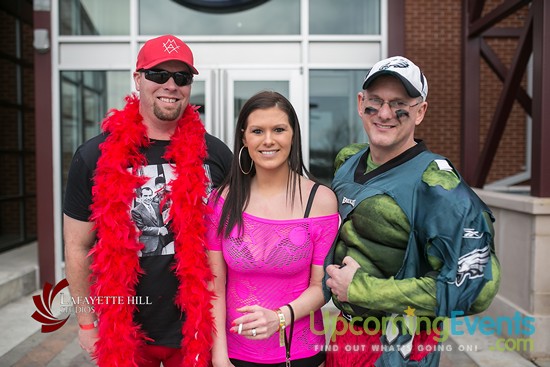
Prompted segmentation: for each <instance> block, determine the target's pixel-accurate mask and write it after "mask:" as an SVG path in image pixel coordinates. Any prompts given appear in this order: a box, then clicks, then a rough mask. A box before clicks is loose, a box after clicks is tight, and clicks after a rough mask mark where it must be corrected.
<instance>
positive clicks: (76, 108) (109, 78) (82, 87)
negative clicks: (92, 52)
mask: <svg viewBox="0 0 550 367" xmlns="http://www.w3.org/2000/svg"><path fill="white" fill-rule="evenodd" d="M128 93H130V89H129V83H128V72H127V71H63V72H61V141H62V148H61V149H62V151H61V155H62V157H61V164H62V169H63V186H62V187H63V188H64V187H65V180H66V178H67V172H68V169H69V165H70V163H71V160H72V157H73V154H74V152H75V150H76V148H78V146H79V145H80V144H82V143H83V142H85V141H86V140H88V139H90V138H92V137H94V136H95V135H97V134H99V132H100V127H101V121H102V120H103V118H104V116H105V114H106V113H107V111H108V110H109V109H111V108H117V109H120V108H122V107H123V106H124V98H123V97H124V96H125V95H127V94H128Z"/></svg>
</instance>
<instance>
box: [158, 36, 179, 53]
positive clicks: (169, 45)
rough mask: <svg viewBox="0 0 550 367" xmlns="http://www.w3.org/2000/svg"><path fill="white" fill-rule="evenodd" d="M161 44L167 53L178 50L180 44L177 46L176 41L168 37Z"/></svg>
mask: <svg viewBox="0 0 550 367" xmlns="http://www.w3.org/2000/svg"><path fill="white" fill-rule="evenodd" d="M162 45H163V46H164V52H168V53H169V54H171V53H172V52H178V48H180V46H178V44H177V43H176V41H175V40H173V39H169V40H168V41H166V42H165V43H163V44H162Z"/></svg>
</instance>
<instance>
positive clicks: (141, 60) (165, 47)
mask: <svg viewBox="0 0 550 367" xmlns="http://www.w3.org/2000/svg"><path fill="white" fill-rule="evenodd" d="M170 60H178V61H182V62H184V63H185V64H187V66H189V69H191V72H192V73H193V74H198V73H199V72H198V71H197V69H195V67H194V66H193V52H191V49H190V48H189V46H187V45H186V44H185V43H184V42H183V41H182V40H180V39H179V38H178V37H175V36H172V35H171V34H167V35H164V36H160V37H157V38H152V39H150V40H149V41H147V42H145V44H144V45H143V47H142V48H141V50H139V53H138V56H137V62H136V71H138V70H141V69H150V68H152V67H154V66H157V65H158V64H160V63H163V62H165V61H170Z"/></svg>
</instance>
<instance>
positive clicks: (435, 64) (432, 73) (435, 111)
mask: <svg viewBox="0 0 550 367" xmlns="http://www.w3.org/2000/svg"><path fill="white" fill-rule="evenodd" d="M501 2H502V1H496V0H493V1H487V4H486V5H485V8H484V10H483V12H484V13H487V12H489V11H490V10H492V9H494V7H495V6H497V5H499V4H500V3H501ZM461 12H462V1H457V0H407V1H406V2H405V55H406V56H407V57H409V58H410V59H411V60H413V61H414V62H415V63H417V64H418V65H419V66H420V67H421V69H422V70H423V72H424V73H425V75H426V77H427V79H428V84H429V92H428V103H429V105H428V112H427V115H426V118H425V120H424V121H423V122H422V124H421V125H420V126H419V127H418V129H417V137H418V138H421V139H424V140H425V141H426V142H427V143H428V146H429V147H430V148H431V149H432V150H433V151H434V152H436V153H440V154H443V155H445V156H447V157H448V158H449V159H451V161H452V162H453V163H454V164H455V166H456V167H457V168H458V169H459V170H460V145H461V136H460V134H461V129H460V125H461V109H462V106H461V80H462V75H461V42H462V41H461V37H462V36H461V33H462V23H461V17H462V15H461ZM526 15H527V9H526V8H525V9H523V10H522V11H520V12H517V13H515V14H513V15H511V16H509V17H508V18H507V19H504V20H503V21H501V22H500V23H499V24H498V26H499V27H521V26H523V23H524V21H525V18H526ZM486 40H487V43H488V44H489V45H490V46H491V47H492V48H493V50H494V52H495V53H496V54H497V55H498V56H499V58H500V59H501V60H502V61H503V62H504V64H505V65H506V66H507V67H509V66H510V62H511V60H512V58H513V55H514V52H515V49H516V40H510V39H486ZM480 63H481V76H480V80H481V86H480V87H481V89H480V91H481V112H480V116H481V134H480V135H481V136H480V151H481V150H482V149H483V143H484V141H485V136H486V134H487V130H488V128H489V125H490V123H491V120H492V118H493V115H494V113H495V106H496V104H497V102H498V99H499V95H500V92H501V90H502V85H503V84H502V82H500V80H498V78H497V77H496V75H494V73H493V72H492V71H491V70H490V69H489V67H488V66H487V64H486V63H485V61H483V60H482V59H480ZM524 85H525V83H524ZM525 129H526V114H525V113H524V111H523V109H522V108H521V106H520V105H519V104H517V102H516V103H514V107H513V109H512V113H511V116H510V118H509V119H508V122H507V126H506V129H505V132H504V136H503V138H502V140H501V142H500V145H499V148H498V151H497V154H496V157H495V160H494V162H493V165H492V167H491V170H490V172H489V176H488V179H487V183H490V182H492V181H495V180H498V179H502V178H505V177H508V176H511V175H514V174H517V173H520V172H522V171H523V170H524V169H525V167H524V164H525V149H526V145H525V143H526V134H525Z"/></svg>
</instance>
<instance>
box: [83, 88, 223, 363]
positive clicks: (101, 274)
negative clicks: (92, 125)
mask: <svg viewBox="0 0 550 367" xmlns="http://www.w3.org/2000/svg"><path fill="white" fill-rule="evenodd" d="M126 101H127V104H126V106H125V107H124V109H123V110H113V111H111V113H110V115H109V116H108V117H107V118H106V119H105V120H104V121H103V124H102V128H103V130H104V131H105V132H108V133H109V134H108V136H107V138H106V140H105V142H104V143H103V144H101V146H100V149H101V156H100V158H99V160H98V162H97V169H96V174H95V176H94V181H95V185H94V187H93V192H92V194H93V204H92V207H91V208H92V217H91V218H92V220H93V221H95V227H96V230H97V237H98V241H97V243H96V245H95V246H94V247H93V249H92V250H91V252H90V255H91V256H92V259H93V260H92V266H91V270H92V287H91V294H92V295H93V296H101V297H107V296H113V297H119V296H122V297H123V298H122V299H128V297H134V296H135V295H136V292H135V287H136V284H137V283H138V277H139V275H140V274H142V273H143V271H142V269H141V267H140V265H139V257H138V251H139V250H140V249H141V248H143V245H142V244H141V243H140V242H139V240H138V235H139V232H138V230H137V228H136V226H135V224H134V223H133V222H132V220H131V215H130V205H131V203H132V200H133V199H134V197H135V190H136V188H138V187H140V186H141V185H143V184H144V183H145V181H146V180H147V178H144V177H140V176H138V175H137V172H138V168H139V167H140V166H143V165H144V164H146V163H147V162H146V158H145V156H144V155H143V154H142V153H141V149H142V148H143V147H147V146H148V145H149V140H148V138H147V129H146V127H145V125H144V124H143V118H142V117H141V115H140V114H139V98H138V97H137V96H136V95H131V96H128V97H126ZM204 134H205V130H204V126H203V125H202V123H201V121H200V118H199V115H198V113H197V111H195V109H194V108H193V107H191V106H188V107H187V109H186V110H185V113H184V115H183V117H182V118H181V120H180V121H178V125H177V128H176V130H175V132H174V135H173V136H172V138H171V142H170V145H169V146H168V148H167V150H166V153H165V155H164V158H165V159H166V160H167V161H169V162H174V163H175V179H174V180H173V181H172V187H171V199H172V202H173V203H174V205H172V206H171V207H170V215H171V218H172V230H173V232H174V236H175V238H174V242H175V255H174V258H175V267H174V272H175V274H176V276H177V278H178V280H179V288H178V292H177V294H176V295H175V298H174V300H175V301H174V302H175V304H176V305H177V306H178V307H179V308H180V309H181V310H182V311H183V312H184V313H185V315H186V320H185V322H184V323H183V326H182V336H183V339H182V348H183V352H184V356H185V357H184V361H183V364H182V366H196V367H203V366H207V365H208V364H209V362H210V348H211V345H212V331H213V319H212V314H211V312H210V309H211V304H210V301H211V300H212V297H213V293H212V291H210V290H209V289H208V282H210V281H211V280H212V272H211V271H210V268H209V266H208V261H207V256H206V253H205V233H206V226H205V222H204V216H205V214H206V211H207V206H206V205H205V202H204V198H205V196H206V187H207V184H208V179H207V177H206V173H205V171H204V167H203V163H204V159H205V157H206V142H205V140H204ZM94 308H95V312H96V313H97V315H98V317H99V319H100V322H99V340H98V341H97V343H96V353H95V357H96V358H97V363H98V365H99V366H101V367H103V366H116V367H123V366H124V367H125V366H136V365H137V364H136V356H137V355H138V351H139V350H140V346H141V345H142V343H144V340H146V339H147V338H146V335H145V334H144V332H143V331H142V330H141V329H140V326H139V325H136V324H135V323H134V322H133V314H134V312H135V311H136V308H137V307H136V306H135V305H133V304H97V305H94Z"/></svg>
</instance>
